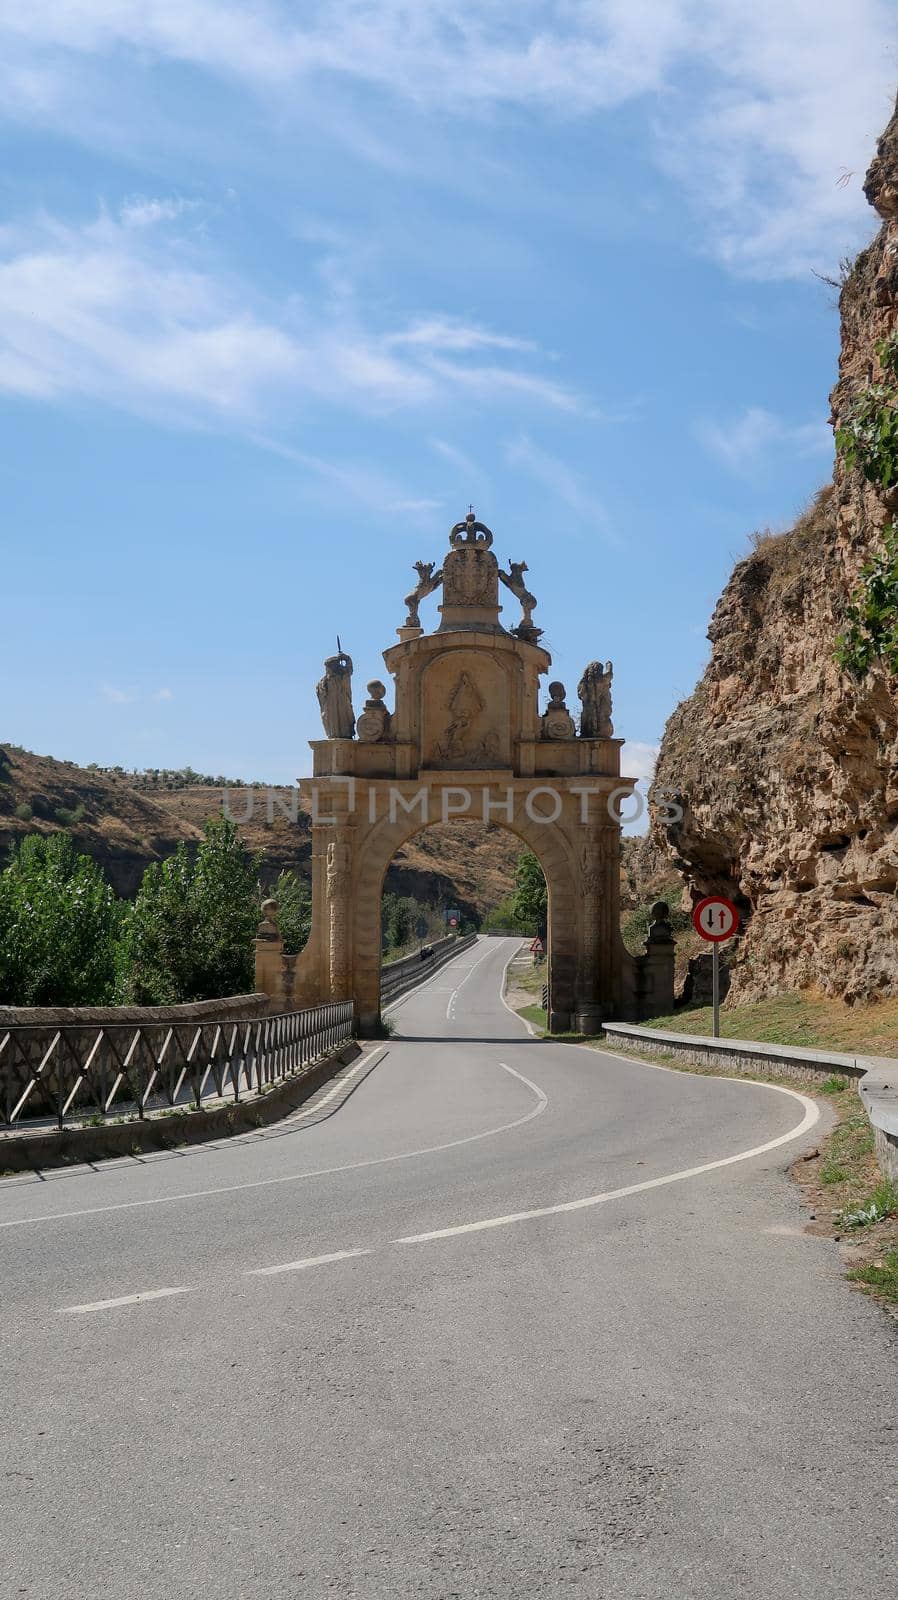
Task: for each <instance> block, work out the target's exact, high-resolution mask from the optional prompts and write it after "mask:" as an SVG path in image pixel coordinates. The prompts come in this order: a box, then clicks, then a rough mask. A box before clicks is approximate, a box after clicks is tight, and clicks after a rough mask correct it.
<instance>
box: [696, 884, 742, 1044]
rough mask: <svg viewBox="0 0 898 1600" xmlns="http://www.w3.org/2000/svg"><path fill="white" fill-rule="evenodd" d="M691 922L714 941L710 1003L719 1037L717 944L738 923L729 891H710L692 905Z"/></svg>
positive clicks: (730, 934)
mask: <svg viewBox="0 0 898 1600" xmlns="http://www.w3.org/2000/svg"><path fill="white" fill-rule="evenodd" d="M692 926H693V928H694V929H695V931H696V933H699V934H701V936H702V938H703V939H708V940H710V942H711V955H712V961H711V1005H712V1008H713V1018H714V1021H713V1024H712V1027H713V1034H714V1038H715V1039H719V1038H720V954H719V952H718V949H717V946H718V945H719V944H723V943H724V941H725V940H726V939H732V937H733V934H734V933H735V932H736V929H737V928H738V926H739V913H738V911H737V910H736V907H735V906H734V905H733V902H732V900H728V899H727V898H726V895H722V894H709V895H706V896H705V898H704V900H700V901H699V903H698V905H697V906H693V908H692Z"/></svg>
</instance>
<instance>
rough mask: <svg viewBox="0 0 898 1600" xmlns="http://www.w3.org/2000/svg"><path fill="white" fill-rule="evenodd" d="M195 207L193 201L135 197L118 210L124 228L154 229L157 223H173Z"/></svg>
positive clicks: (195, 202) (195, 204) (195, 203)
mask: <svg viewBox="0 0 898 1600" xmlns="http://www.w3.org/2000/svg"><path fill="white" fill-rule="evenodd" d="M196 207H197V201H195V200H180V199H173V198H167V199H161V200H160V199H155V200H154V199H150V198H148V197H146V196H142V195H135V196H134V197H133V198H132V199H130V200H126V201H124V203H123V204H122V206H121V207H120V208H119V217H120V219H121V221H122V223H123V224H124V226H125V227H126V228H154V227H156V225H157V224H158V223H163V222H175V221H176V220H177V218H178V217H181V216H183V215H184V213H185V211H193V210H195V209H196Z"/></svg>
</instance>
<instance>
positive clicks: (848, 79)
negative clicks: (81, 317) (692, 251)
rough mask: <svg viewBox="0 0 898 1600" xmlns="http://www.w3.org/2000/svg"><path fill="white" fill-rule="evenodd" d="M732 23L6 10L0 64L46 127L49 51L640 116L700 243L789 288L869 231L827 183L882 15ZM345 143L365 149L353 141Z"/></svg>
mask: <svg viewBox="0 0 898 1600" xmlns="http://www.w3.org/2000/svg"><path fill="white" fill-rule="evenodd" d="M746 17H747V13H746V8H745V5H744V3H743V0H604V3H602V4H592V3H587V0H576V3H573V4H569V3H564V0H519V3H518V4H517V5H516V6H515V7H514V8H509V7H507V6H503V5H500V4H499V3H498V0H470V3H469V4H468V5H467V6H465V7H463V8H460V9H459V8H457V7H454V8H447V7H446V4H445V0H414V3H410V0H378V3H377V4H375V3H374V0H320V3H319V4H318V5H316V6H315V7H314V8H308V9H306V10H305V12H304V14H302V15H301V16H300V20H297V11H296V8H294V7H292V6H288V5H287V4H286V3H284V0H280V3H279V0H269V3H268V4H267V5H265V6H262V5H258V6H257V5H253V6H247V5H244V4H239V5H238V4H235V3H233V0H231V3H230V4H229V3H228V0H180V3H179V4H178V5H172V4H170V3H168V0H146V3H145V4H142V5H140V6H128V5H121V4H118V3H115V0H76V3H72V0H42V4H41V5H39V6H34V5H32V6H26V5H22V4H20V3H15V4H13V3H12V0H6V3H5V4H3V5H2V7H0V35H2V38H3V41H4V45H5V48H4V50H3V52H2V53H0V60H3V61H4V62H5V66H6V85H5V92H4V102H5V105H6V107H7V109H8V110H12V111H13V113H14V114H15V113H16V112H19V113H21V111H22V109H23V108H24V109H25V110H26V111H27V113H28V114H31V115H40V114H41V112H42V111H44V112H46V113H48V114H52V111H53V108H54V106H55V103H56V101H57V100H58V98H59V93H60V90H59V78H60V73H59V69H58V66H57V61H58V56H57V57H55V58H54V56H53V52H57V53H58V52H68V56H69V61H70V64H71V63H73V61H74V59H75V58H77V57H79V56H80V57H81V58H82V59H84V60H87V58H89V57H91V56H97V55H100V54H106V55H111V54H112V53H115V55H116V59H117V62H120V63H121V64H122V68H123V70H127V68H128V67H129V66H132V67H133V66H135V65H136V64H137V63H143V62H145V61H147V60H150V61H152V60H154V59H161V60H171V61H178V62H187V63H190V64H191V65H192V66H194V67H197V68H200V69H202V70H205V71H206V72H208V73H213V74H216V75H218V76H220V77H222V78H224V79H226V80H227V81H230V82H235V81H236V82H240V83H242V84H244V85H246V86H248V87H250V88H252V89H256V90H258V91H264V93H265V95H266V96H268V97H270V96H271V95H272V94H283V95H284V96H287V95H291V96H292V97H293V99H294V102H295V98H296V88H297V85H298V84H300V83H302V81H303V80H309V79H314V78H320V79H321V80H322V81H323V82H326V83H327V84H328V86H330V87H331V88H332V87H333V86H334V85H339V82H340V80H344V81H351V80H356V81H358V80H361V81H363V82H365V83H366V84H367V85H369V86H371V87H372V88H373V89H375V90H376V91H378V92H380V93H381V94H383V95H387V96H389V97H391V98H392V99H393V100H394V101H405V102H409V103H411V104H413V105H414V106H415V107H416V108H417V109H421V108H433V109H436V110H438V111H439V113H440V114H441V115H443V116H446V115H448V116H453V115H455V116H459V115H466V116H469V117H470V115H471V114H472V113H474V114H476V113H478V112H480V111H482V112H483V113H484V114H490V115H493V114H495V113H496V112H497V111H501V109H502V108H503V107H510V108H518V107H525V108H527V109H528V110H530V111H532V112H536V113H543V114H546V115H548V116H551V117H553V118H557V117H559V116H562V117H566V118H574V117H579V118H583V117H595V116H597V115H601V114H605V113H607V112H608V111H610V110H613V109H614V108H616V107H619V106H622V105H625V104H628V103H642V105H643V106H644V107H645V113H646V120H647V122H648V123H649V125H650V126H651V127H652V128H653V130H654V135H655V150H656V156H657V160H658V163H659V164H660V165H661V166H662V167H664V169H665V170H666V171H667V172H668V173H670V174H671V175H672V176H673V177H674V178H675V180H676V181H677V183H678V184H679V185H680V186H681V187H682V189H683V190H684V191H685V193H686V195H687V196H688V198H689V201H690V203H691V206H692V208H693V210H694V214H695V215H696V217H697V218H698V219H699V220H700V221H701V223H702V224H703V227H702V229H701V232H700V235H699V237H700V238H701V239H702V241H703V242H704V243H706V244H707V247H708V248H710V249H711V250H713V251H714V253H715V254H716V255H717V256H718V257H719V258H720V259H721V260H723V261H724V262H725V263H726V264H727V265H729V266H730V267H732V268H733V270H735V271H737V272H740V273H749V274H755V275H759V276H790V275H795V274H796V273H804V272H806V271H807V268H808V266H809V264H813V263H815V262H819V261H820V260H830V259H832V257H833V254H835V256H836V258H838V255H839V254H840V253H841V252H842V251H843V250H845V249H847V248H850V245H851V243H852V241H855V242H856V241H857V240H858V239H859V238H860V237H861V236H862V235H863V233H864V232H865V230H866V229H867V228H868V226H869V221H868V213H867V210H866V206H865V202H864V200H863V198H862V196H861V194H860V186H859V183H858V182H857V181H855V182H853V183H849V184H847V185H845V186H840V185H839V183H838V179H839V175H840V174H841V173H843V172H845V171H848V172H854V173H860V172H862V171H863V169H864V167H865V166H866V164H867V161H868V160H869V157H870V154H871V150H872V145H873V141H874V139H875V136H876V133H877V131H878V129H879V127H880V126H881V125H882V123H883V121H884V120H885V116H886V114H887V112H888V109H889V99H890V95H891V92H892V90H893V82H894V76H895V54H896V52H895V25H894V23H895V19H894V9H893V7H892V6H891V5H890V4H889V0H855V3H854V5H853V7H852V9H851V16H850V22H849V20H848V18H847V14H846V11H845V7H844V4H843V3H842V0H754V3H753V5H752V7H751V11H750V26H747V25H746ZM62 76H65V74H63V75H62ZM68 76H69V77H71V72H70V73H69V74H68ZM697 82H698V84H699V88H698V92H697V91H696V84H697ZM356 142H357V144H358V145H359V146H360V147H362V146H364V144H365V143H366V142H367V143H376V142H377V141H376V138H375V135H374V133H373V130H371V129H368V130H365V129H363V128H357V129H356Z"/></svg>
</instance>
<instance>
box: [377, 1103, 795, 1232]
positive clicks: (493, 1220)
mask: <svg viewBox="0 0 898 1600" xmlns="http://www.w3.org/2000/svg"><path fill="white" fill-rule="evenodd" d="M726 1081H727V1082H729V1081H737V1082H738V1081H743V1082H750V1081H751V1080H750V1079H743V1080H729V1079H728V1080H726ZM754 1087H755V1088H762V1089H773V1090H774V1092H775V1093H777V1094H788V1095H791V1096H792V1098H793V1099H794V1100H797V1101H798V1102H799V1104H800V1105H803V1106H804V1108H805V1110H804V1116H803V1117H802V1119H801V1122H800V1123H799V1124H798V1126H797V1127H795V1128H792V1129H791V1130H790V1132H789V1133H781V1134H780V1135H779V1136H778V1137H777V1138H776V1139H768V1141H767V1143H766V1144H758V1145H755V1146H754V1148H753V1149H751V1150H740V1152H739V1154H738V1155H735V1156H723V1157H722V1158H721V1159H720V1160H719V1161H705V1162H703V1163H702V1165H701V1166H700V1167H685V1168H684V1169H683V1170H682V1171H681V1172H671V1173H668V1174H667V1176H666V1177H664V1178H647V1179H646V1180H645V1181H644V1182H643V1183H630V1184H627V1186H626V1187H625V1188H623V1189H608V1190H606V1191H605V1193H604V1194H590V1195H586V1196H585V1197H584V1198H583V1199H582V1200H564V1201H562V1202H561V1203H560V1204H559V1205H554V1206H538V1207H536V1208H534V1210H532V1211H512V1212H510V1213H509V1214H508V1216H505V1217H485V1218H484V1219H483V1220H482V1221H480V1222H463V1223H461V1224H459V1225H458V1226H457V1227H454V1228H434V1229H432V1230H431V1231H430V1232H429V1233H410V1234H406V1235H405V1237H404V1238H402V1239H391V1240H390V1243H391V1244H425V1243H428V1242H429V1241H430V1240H432V1239H450V1238H453V1237H454V1236H455V1235H456V1234H460V1233H479V1232H481V1231H482V1230H483V1229H484V1228H504V1227H506V1226H507V1225H508V1224H509V1223H512V1222H532V1221H533V1220H534V1219H535V1218H537V1217H554V1216H558V1215H560V1214H561V1213H562V1212H564V1211H585V1210H587V1209H588V1207H590V1206H601V1205H605V1204H606V1203H607V1202H608V1201H609V1200H623V1199H624V1198H625V1197H626V1196H627V1195H631V1194H642V1193H643V1192H644V1191H645V1190H647V1189H661V1188H663V1187H664V1186H665V1185H666V1184H669V1183H682V1182H683V1181H684V1180H685V1179H686V1178H697V1177H699V1176H700V1175H701V1174H702V1173H703V1172H715V1171H716V1170H717V1169H718V1168H720V1167H731V1166H733V1165H734V1164H735V1163H736V1162H737V1161H750V1160H751V1158H752V1157H753V1156H762V1155H765V1154H766V1153H767V1151H768V1150H776V1149H778V1148H779V1146H780V1145H784V1144H789V1143H790V1142H791V1141H792V1140H793V1139H800V1138H801V1136H802V1134H804V1133H807V1131H808V1129H809V1128H813V1126H814V1124H815V1122H817V1120H818V1119H819V1116H820V1107H819V1106H817V1105H815V1103H814V1101H813V1100H809V1099H808V1098H807V1096H806V1095H803V1094H799V1093H798V1092H797V1090H795V1089H786V1088H784V1087H783V1086H782V1085H781V1084H778V1083H764V1084H757V1083H756V1084H755V1085H754Z"/></svg>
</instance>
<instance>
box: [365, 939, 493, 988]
mask: <svg viewBox="0 0 898 1600" xmlns="http://www.w3.org/2000/svg"><path fill="white" fill-rule="evenodd" d="M476 937H477V936H476V934H473V933H470V934H460V935H458V934H450V935H449V936H448V938H445V939H438V940H437V941H436V942H435V943H434V944H433V945H431V946H426V947H425V951H426V953H425V954H423V955H422V954H419V955H412V956H403V957H402V958H401V960H399V961H392V962H390V963H389V964H388V965H387V966H385V967H382V968H381V973H380V999H381V1005H387V1004H388V1003H389V1001H391V1000H396V999H398V998H399V996H400V995H401V994H405V992H406V990H408V989H414V988H415V986H416V985H417V984H419V983H423V981H424V979H425V978H429V977H430V974H431V973H432V972H435V971H436V970H437V968H438V967H441V966H442V965H443V964H444V962H446V961H451V960H452V958H453V956H457V955H459V954H460V953H461V951H462V950H467V948H468V946H469V945H472V944H474V943H475V941H476Z"/></svg>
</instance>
